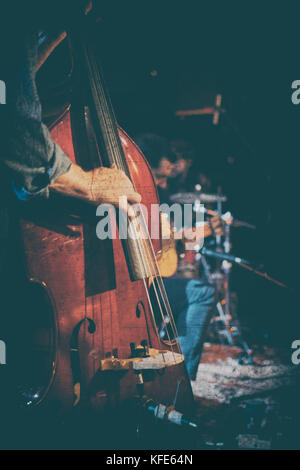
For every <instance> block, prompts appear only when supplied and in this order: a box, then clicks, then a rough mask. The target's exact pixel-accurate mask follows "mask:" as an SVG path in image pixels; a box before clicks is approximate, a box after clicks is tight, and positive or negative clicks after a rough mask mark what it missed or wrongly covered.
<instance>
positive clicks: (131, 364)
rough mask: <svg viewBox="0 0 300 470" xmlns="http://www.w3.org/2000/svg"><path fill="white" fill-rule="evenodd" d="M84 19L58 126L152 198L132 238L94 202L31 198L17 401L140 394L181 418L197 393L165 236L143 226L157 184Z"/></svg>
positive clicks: (76, 146) (65, 401)
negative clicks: (111, 232)
mask: <svg viewBox="0 0 300 470" xmlns="http://www.w3.org/2000/svg"><path fill="white" fill-rule="evenodd" d="M85 22H87V19H85V20H84V21H82V20H80V22H79V21H78V22H76V26H74V28H73V29H72V30H71V31H70V33H69V34H68V36H69V38H70V43H71V50H72V57H73V74H72V93H71V100H70V103H69V105H68V106H67V108H66V109H64V111H63V112H62V114H61V115H60V116H59V117H57V118H56V119H55V120H54V121H53V122H52V123H51V124H50V126H49V128H50V131H51V136H52V138H53V140H54V141H55V142H56V143H57V144H58V145H59V146H60V147H61V148H62V150H63V151H64V152H65V153H66V154H67V155H68V156H69V158H70V159H71V160H72V161H73V162H76V163H77V164H79V165H80V166H81V167H82V168H83V169H85V170H91V169H93V168H96V167H99V166H101V165H104V166H111V165H112V164H114V165H116V167H117V168H118V169H120V170H122V171H124V172H125V173H126V175H127V176H128V177H129V178H130V180H131V181H132V183H133V186H134V188H135V191H136V192H138V193H140V194H141V196H142V203H143V208H141V209H140V211H139V217H138V216H136V217H131V218H129V219H128V237H127V238H125V239H120V237H119V236H117V237H116V238H110V237H107V238H106V239H99V238H98V236H97V233H96V227H97V223H99V220H101V219H100V218H99V216H98V215H97V211H96V208H95V207H92V206H89V205H87V204H85V203H81V202H79V201H74V200H71V199H70V200H68V199H67V198H66V197H64V198H62V197H59V196H56V197H54V196H52V197H51V198H50V200H49V201H47V202H43V203H39V202H38V203H36V202H32V203H30V202H29V203H28V204H26V207H25V206H23V207H21V209H20V212H19V228H20V242H21V246H22V252H23V269H24V274H25V278H26V282H25V286H26V288H25V290H26V292H27V293H26V295H25V296H24V298H23V300H22V302H23V303H24V311H26V312H28V314H27V315H26V321H24V322H23V326H22V329H23V333H24V334H23V337H24V338H26V348H25V349H26V351H27V353H26V354H27V356H26V361H24V363H25V362H26V366H25V365H24V364H23V368H22V369H23V370H22V373H23V376H22V380H21V379H20V380H19V384H18V397H19V398H18V399H19V402H20V403H21V405H22V406H23V407H25V408H26V409H28V408H29V409H32V408H34V409H47V408H48V407H50V406H51V407H52V408H51V409H53V406H54V407H55V409H57V410H59V412H64V411H65V410H67V411H68V412H69V411H71V410H74V409H76V408H78V407H84V406H87V407H90V408H92V409H93V410H96V411H99V412H100V413H101V412H102V411H103V410H105V411H106V412H107V410H114V409H116V408H118V407H122V406H126V403H127V402H128V401H129V400H132V399H133V398H134V399H135V400H136V403H138V405H137V406H141V407H144V409H147V411H149V412H152V414H153V415H155V416H156V417H159V418H160V419H162V420H165V419H168V420H169V421H173V422H175V423H177V424H182V422H183V421H184V419H185V418H184V416H185V415H188V416H190V415H191V414H192V411H193V395H192V390H191V386H190V382H189V379H188V376H187V372H186V368H185V364H184V358H183V355H182V353H181V350H180V346H179V344H178V342H177V340H176V337H177V332H176V326H175V322H174V319H173V317H172V312H171V309H170V305H169V302H168V298H167V295H166V291H165V289H164V285H163V281H162V278H161V276H160V272H159V267H158V260H159V257H160V256H161V255H162V244H161V235H160V236H159V237H156V238H154V239H152V238H151V236H150V234H149V232H150V230H149V231H148V227H149V226H150V225H151V221H148V222H147V223H145V224H143V236H140V234H141V232H140V221H141V220H142V221H145V214H144V212H145V209H144V208H145V207H146V209H147V212H148V215H150V214H151V216H153V217H154V216H155V215H157V213H156V214H155V211H158V210H159V207H158V206H159V201H158V194H157V190H156V186H155V183H154V179H153V176H152V173H151V169H150V167H149V165H148V163H147V160H146V158H145V157H144V155H143V154H142V152H141V151H140V150H139V148H138V147H137V146H136V145H135V143H134V142H133V141H132V139H131V138H130V137H129V136H128V135H127V134H126V133H125V132H124V131H123V130H122V129H121V128H120V127H119V126H118V125H117V122H116V118H115V115H114V112H113V108H112V104H111V101H110V98H109V94H108V91H107V89H106V87H105V84H104V80H103V76H102V71H101V70H100V67H99V65H98V57H97V55H96V53H95V39H94V36H93V35H92V34H88V33H87V30H89V29H90V26H87V25H86V24H85ZM153 208H154V210H153ZM108 210H109V209H108ZM108 213H109V214H110V217H111V224H114V223H115V221H114V219H113V218H114V214H112V213H110V212H108ZM123 216H124V214H123ZM126 217H127V215H126ZM157 220H158V221H159V220H160V219H159V217H158V218H157ZM157 229H158V232H159V231H160V227H158V228H157ZM116 230H117V235H118V227H117V229H116ZM162 328H165V334H164V335H162V334H161V331H162ZM162 337H163V338H164V339H162ZM24 354H25V352H24ZM179 422H180V423H179Z"/></svg>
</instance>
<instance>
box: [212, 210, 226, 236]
mask: <svg viewBox="0 0 300 470" xmlns="http://www.w3.org/2000/svg"><path fill="white" fill-rule="evenodd" d="M210 223H211V227H212V229H213V234H212V235H214V236H219V237H222V236H223V235H224V224H223V222H222V219H221V217H220V216H219V215H215V216H213V217H212V218H211V219H210Z"/></svg>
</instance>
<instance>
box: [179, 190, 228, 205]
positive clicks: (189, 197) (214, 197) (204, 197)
mask: <svg viewBox="0 0 300 470" xmlns="http://www.w3.org/2000/svg"><path fill="white" fill-rule="evenodd" d="M170 200H171V201H172V202H177V203H179V204H193V203H194V202H195V201H199V200H200V202H203V203H207V204H209V203H213V202H226V201H227V197H226V196H224V195H222V194H208V193H198V192H196V193H176V194H173V195H172V196H170Z"/></svg>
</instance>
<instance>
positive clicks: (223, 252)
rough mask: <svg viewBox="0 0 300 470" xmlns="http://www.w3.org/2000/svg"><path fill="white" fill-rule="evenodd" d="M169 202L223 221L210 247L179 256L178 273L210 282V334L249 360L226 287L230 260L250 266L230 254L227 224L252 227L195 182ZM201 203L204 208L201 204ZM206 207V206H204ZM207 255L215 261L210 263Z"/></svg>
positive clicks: (231, 295) (221, 197) (219, 197)
mask: <svg viewBox="0 0 300 470" xmlns="http://www.w3.org/2000/svg"><path fill="white" fill-rule="evenodd" d="M170 199H171V201H172V202H173V203H178V204H192V205H193V211H194V212H200V211H201V212H204V214H205V215H206V216H207V217H210V216H213V215H219V216H220V218H221V219H222V221H223V223H224V236H222V237H221V236H215V237H214V239H213V240H212V242H211V243H212V244H213V248H214V249H208V248H207V247H202V248H200V247H199V246H198V247H197V246H196V247H195V250H193V251H186V252H183V253H181V254H180V255H179V258H180V263H179V268H178V273H179V275H182V276H183V277H190V278H193V277H198V276H199V273H200V272H201V275H202V276H204V277H205V279H206V281H207V282H209V283H210V284H212V285H214V287H215V290H216V296H217V304H216V310H215V313H214V315H213V317H212V320H211V330H212V331H211V333H212V334H214V336H217V338H218V339H219V341H220V342H221V343H223V344H229V345H231V346H234V345H236V346H239V347H241V348H242V351H243V353H242V354H241V362H242V363H248V364H251V363H253V358H252V351H251V349H250V347H249V346H248V344H247V343H246V341H245V340H244V338H243V335H242V332H241V327H240V323H239V320H238V315H237V309H236V302H235V295H234V293H231V290H230V277H231V271H232V265H233V263H238V264H240V265H242V266H244V265H245V266H247V267H249V266H250V263H249V262H248V261H247V260H244V259H242V258H239V257H236V256H233V255H232V253H231V248H232V244H231V227H246V228H248V229H252V230H255V229H256V227H255V226H254V225H252V224H249V223H247V222H244V221H241V220H238V219H235V218H234V217H233V216H232V214H231V212H225V213H223V204H224V203H226V202H227V197H226V196H225V195H223V194H221V191H220V190H219V192H218V194H207V193H202V192H201V186H200V185H196V186H195V191H194V192H181V193H176V194H173V195H172V196H171V197H170ZM204 204H205V205H206V207H204ZM207 207H209V209H208V208H207ZM211 258H213V259H214V260H215V263H213V267H212V262H211Z"/></svg>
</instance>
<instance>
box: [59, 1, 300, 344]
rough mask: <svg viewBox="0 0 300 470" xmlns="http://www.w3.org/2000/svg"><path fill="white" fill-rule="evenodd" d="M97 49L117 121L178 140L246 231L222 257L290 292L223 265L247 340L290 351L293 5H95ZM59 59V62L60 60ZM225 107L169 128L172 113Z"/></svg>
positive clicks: (294, 265)
mask: <svg viewBox="0 0 300 470" xmlns="http://www.w3.org/2000/svg"><path fill="white" fill-rule="evenodd" d="M94 3H95V7H96V10H97V12H98V13H99V16H100V21H99V26H98V35H99V37H98V50H99V57H101V61H102V65H103V68H104V72H105V76H106V81H107V83H108V86H109V88H110V91H111V94H112V99H113V104H114V107H115V111H116V114H117V118H118V121H119V123H120V125H121V126H122V127H123V128H124V129H125V130H126V131H127V132H128V133H129V135H131V136H133V137H134V136H135V135H137V134H138V133H140V132H156V133H159V134H161V135H164V136H167V137H169V138H185V139H188V140H190V141H191V142H192V143H193V144H194V146H195V147H196V150H197V161H196V169H198V170H201V171H202V172H204V173H207V174H208V175H209V176H210V177H211V178H212V181H213V183H214V188H213V189H216V188H217V186H218V185H221V186H222V189H223V192H224V194H226V195H227V196H228V203H227V205H226V207H225V209H226V210H231V211H232V213H233V215H235V216H236V217H237V218H239V219H242V220H246V221H248V222H251V223H254V224H256V225H257V230H256V232H252V231H248V230H247V229H243V228H240V229H233V231H234V232H233V235H234V236H233V252H234V253H235V254H237V255H239V256H242V257H245V258H248V259H251V260H254V261H255V262H257V264H263V265H264V266H265V268H266V270H267V271H268V272H269V274H271V275H273V276H274V277H276V278H278V279H279V280H281V281H283V282H285V283H287V284H288V285H290V286H292V287H294V288H295V291H296V292H295V293H294V294H293V295H291V294H289V293H287V292H286V291H284V290H283V289H281V288H279V287H276V286H273V285H271V284H269V283H267V281H265V280H262V279H259V278H256V277H255V276H254V275H253V274H250V273H248V272H245V271H243V270H242V268H239V267H235V268H234V270H233V276H232V286H233V288H234V290H236V291H237V292H238V295H239V311H240V315H241V319H242V321H243V323H244V324H245V326H248V327H249V331H250V332H252V335H254V339H255V341H259V340H261V341H264V342H266V341H270V342H271V343H275V344H279V343H281V344H284V345H287V346H288V347H290V344H291V340H293V339H297V338H298V337H299V335H300V328H299V325H300V321H299V309H298V308H297V303H296V300H297V290H298V275H297V274H298V256H297V254H298V212H299V210H298V199H299V198H298V159H299V153H300V142H299V127H300V105H299V106H295V105H293V104H292V101H291V95H292V89H291V84H292V82H293V81H294V80H297V79H300V57H299V46H298V44H299V24H298V23H299V11H298V10H299V9H296V6H295V5H296V4H295V3H292V2H289V3H284V4H283V3H282V2H281V4H280V5H278V4H275V3H274V2H246V1H244V2H221V1H220V2H202V1H196V2H191V1H185V2H174V1H173V2H171V1H160V2H155V1H151V2H147V1H139V2H137V1H128V2H123V1H122V2H117V1H102V2H97V1H95V2H94ZM64 59H65V57H64ZM217 93H221V94H222V96H223V105H224V108H225V109H226V113H225V115H222V116H221V118H220V121H219V124H218V125H217V126H214V125H212V116H195V117H189V118H186V119H184V120H180V119H179V118H177V117H175V111H176V110H177V109H191V108H200V107H203V106H205V105H210V106H211V105H213V103H214V99H215V95H216V94H217Z"/></svg>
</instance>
